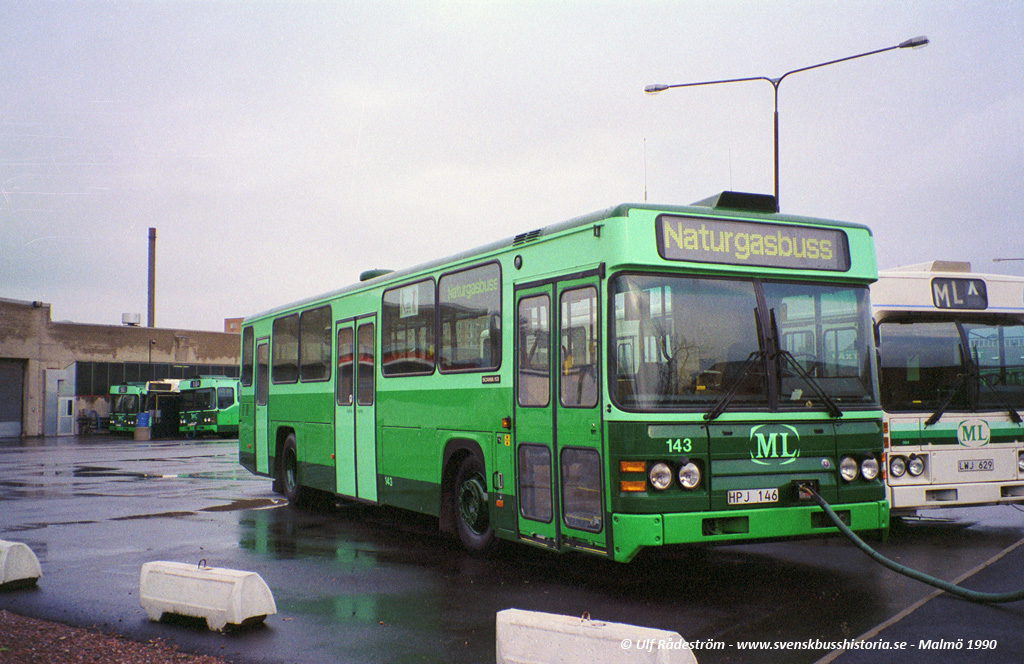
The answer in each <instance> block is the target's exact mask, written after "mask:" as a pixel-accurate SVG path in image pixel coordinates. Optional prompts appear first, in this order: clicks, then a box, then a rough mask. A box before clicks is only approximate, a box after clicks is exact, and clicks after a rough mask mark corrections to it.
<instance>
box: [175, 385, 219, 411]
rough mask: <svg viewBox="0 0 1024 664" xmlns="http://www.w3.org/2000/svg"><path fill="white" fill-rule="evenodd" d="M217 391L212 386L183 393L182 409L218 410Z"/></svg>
mask: <svg viewBox="0 0 1024 664" xmlns="http://www.w3.org/2000/svg"><path fill="white" fill-rule="evenodd" d="M216 409H217V391H216V390H215V389H214V388H212V387H204V388H201V389H198V390H189V391H188V392H183V393H182V410H216Z"/></svg>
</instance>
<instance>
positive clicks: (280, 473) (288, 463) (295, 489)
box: [277, 434, 303, 505]
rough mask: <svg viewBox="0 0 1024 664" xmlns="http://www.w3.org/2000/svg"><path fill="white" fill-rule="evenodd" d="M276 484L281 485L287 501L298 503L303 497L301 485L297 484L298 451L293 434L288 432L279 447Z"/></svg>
mask: <svg viewBox="0 0 1024 664" xmlns="http://www.w3.org/2000/svg"><path fill="white" fill-rule="evenodd" d="M277 484H278V485H279V486H280V487H281V489H282V493H283V494H284V497H285V498H287V499H288V502H289V503H292V504H293V505H298V504H299V503H300V502H301V500H302V497H303V492H302V486H301V485H299V452H298V446H297V445H296V444H295V434H288V437H287V438H286V439H285V441H284V447H283V448H282V449H281V462H280V463H279V464H278V467H277Z"/></svg>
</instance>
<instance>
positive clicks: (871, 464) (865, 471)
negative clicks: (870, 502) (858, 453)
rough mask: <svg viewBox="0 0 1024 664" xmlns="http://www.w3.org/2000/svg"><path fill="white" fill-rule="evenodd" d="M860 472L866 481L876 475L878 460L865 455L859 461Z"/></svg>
mask: <svg viewBox="0 0 1024 664" xmlns="http://www.w3.org/2000/svg"><path fill="white" fill-rule="evenodd" d="M860 474H861V476H862V477H863V478H864V479H866V480H867V481H868V482H870V481H871V480H873V479H875V478H876V477H878V461H877V460H876V459H875V457H872V456H869V457H866V458H865V459H864V460H863V461H861V462H860Z"/></svg>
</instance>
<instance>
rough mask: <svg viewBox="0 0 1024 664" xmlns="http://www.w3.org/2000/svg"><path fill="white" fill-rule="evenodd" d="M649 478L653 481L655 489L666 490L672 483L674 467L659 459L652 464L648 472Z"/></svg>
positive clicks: (652, 484)
mask: <svg viewBox="0 0 1024 664" xmlns="http://www.w3.org/2000/svg"><path fill="white" fill-rule="evenodd" d="M647 479H649V480H650V481H651V486H653V487H654V488H655V489H657V490H658V491H664V490H665V489H667V488H668V487H669V486H670V485H671V484H672V469H671V468H669V467H668V464H667V463H664V462H661V461H659V462H658V463H655V464H652V465H651V469H650V470H649V471H648V472H647Z"/></svg>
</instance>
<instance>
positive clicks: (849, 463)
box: [839, 456, 858, 482]
mask: <svg viewBox="0 0 1024 664" xmlns="http://www.w3.org/2000/svg"><path fill="white" fill-rule="evenodd" d="M857 472H858V465H857V460H856V459H854V458H853V457H852V456H844V457H843V458H842V459H840V460H839V476H840V477H842V478H843V479H844V480H846V481H847V482H852V481H854V480H855V479H857Z"/></svg>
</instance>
